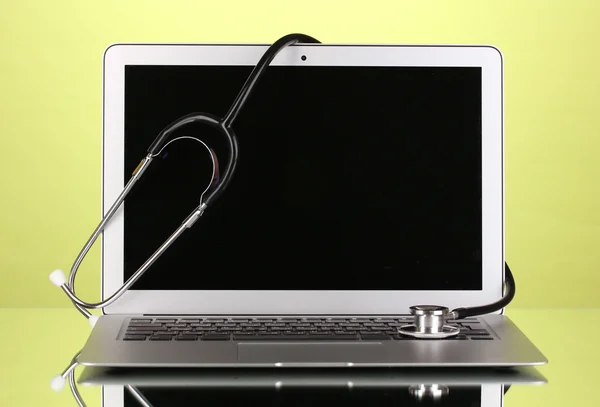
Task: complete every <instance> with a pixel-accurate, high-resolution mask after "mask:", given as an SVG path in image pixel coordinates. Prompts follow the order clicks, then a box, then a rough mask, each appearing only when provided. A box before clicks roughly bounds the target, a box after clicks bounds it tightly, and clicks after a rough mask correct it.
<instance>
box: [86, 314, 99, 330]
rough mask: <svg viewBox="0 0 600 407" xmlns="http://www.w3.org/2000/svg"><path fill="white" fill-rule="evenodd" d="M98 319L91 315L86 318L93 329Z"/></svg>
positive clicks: (96, 316)
mask: <svg viewBox="0 0 600 407" xmlns="http://www.w3.org/2000/svg"><path fill="white" fill-rule="evenodd" d="M99 319H100V317H99V316H98V315H92V316H90V317H89V318H88V322H89V323H90V325H91V326H92V328H93V327H95V326H96V322H98V320H99Z"/></svg>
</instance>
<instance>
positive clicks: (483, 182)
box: [79, 44, 546, 367]
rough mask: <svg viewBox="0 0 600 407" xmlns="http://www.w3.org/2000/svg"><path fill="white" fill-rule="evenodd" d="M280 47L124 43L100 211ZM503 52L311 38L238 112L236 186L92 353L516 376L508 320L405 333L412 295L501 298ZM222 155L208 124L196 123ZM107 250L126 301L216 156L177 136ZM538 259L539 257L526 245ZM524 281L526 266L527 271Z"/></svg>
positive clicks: (517, 335) (112, 82) (111, 323)
mask: <svg viewBox="0 0 600 407" xmlns="http://www.w3.org/2000/svg"><path fill="white" fill-rule="evenodd" d="M267 48H268V46H267V45H181V44H179V45H142V44H139V45H131V44H123V45H114V46H111V47H109V48H108V50H107V51H106V53H105V56H104V119H103V120H104V135H103V177H102V185H103V207H104V210H106V209H107V208H108V207H109V206H110V205H111V204H112V202H113V201H114V199H115V198H116V197H117V195H118V194H119V193H120V192H121V190H122V188H123V185H124V182H125V181H126V180H127V179H128V178H129V176H130V174H131V173H132V172H133V171H134V169H135V167H136V165H137V164H138V163H139V160H140V158H142V157H144V155H145V151H146V148H147V147H148V146H149V145H150V143H151V142H152V140H153V139H154V138H155V136H156V135H157V133H158V132H160V130H161V129H163V128H164V127H165V126H166V125H168V124H169V123H171V122H172V121H173V120H175V119H177V118H179V117H181V116H183V115H185V114H188V113H191V112H198V111H201V112H212V113H214V114H215V115H217V116H219V115H224V114H225V113H226V110H227V108H228V107H229V105H230V103H231V102H232V100H233V99H234V97H235V96H236V94H237V92H238V91H239V89H240V87H241V86H242V84H243V83H244V81H245V79H246V77H247V76H248V74H249V73H250V71H251V69H252V67H253V66H254V65H255V64H256V63H257V61H258V60H259V58H260V57H261V56H262V55H263V53H264V52H265V50H266V49H267ZM502 64H503V62H502V56H501V54H500V52H499V51H498V50H497V49H495V48H493V47H489V46H379V45H374V46H364V45H322V44H314V45H296V46H290V47H288V48H286V49H284V50H282V51H281V52H280V53H279V54H278V55H277V57H276V58H275V59H274V61H273V62H272V64H271V66H270V67H269V68H268V70H267V73H266V75H265V77H264V78H263V79H262V80H261V82H260V84H259V86H258V88H257V90H256V92H255V93H254V94H253V95H252V96H251V99H250V100H249V101H248V103H247V105H246V106H245V108H244V110H243V111H242V113H241V114H240V116H239V117H238V120H237V122H236V124H235V126H234V130H235V132H236V134H237V137H238V140H239V151H240V160H239V164H238V168H237V171H236V175H235V178H234V179H233V181H232V182H231V184H230V186H229V188H228V189H227V191H226V192H225V193H224V194H223V196H222V197H221V198H219V200H218V201H217V202H216V203H215V204H214V205H213V206H212V207H211V208H210V210H207V211H206V213H205V214H204V216H203V217H202V218H201V220H200V221H199V222H198V223H197V224H196V225H195V226H194V228H192V229H189V231H187V232H186V233H185V234H184V235H183V236H182V237H181V238H179V240H177V241H176V242H175V244H173V245H172V246H171V247H170V248H169V249H168V250H167V252H166V253H165V254H164V255H163V256H162V257H160V258H159V259H158V260H157V261H156V263H154V265H153V266H152V268H151V269H150V270H149V271H148V272H147V273H146V274H145V275H144V276H143V277H142V278H141V279H140V280H139V281H138V282H136V283H135V284H134V285H133V287H132V288H131V289H130V290H129V291H127V292H126V293H125V294H124V296H123V297H121V298H120V299H119V300H118V301H116V302H114V303H113V304H111V305H110V306H108V307H106V308H104V309H103V314H104V316H103V317H102V318H100V320H99V321H98V323H97V324H96V326H95V328H94V329H93V331H92V333H91V335H90V337H89V340H88V342H87V344H86V345H85V348H84V349H83V351H82V353H81V355H80V357H79V362H80V363H81V364H83V365H88V366H112V367H143V366H154V367H192V366H205V367H208V366H212V367H231V366H237V367H273V366H278V367H296V366H302V367H340V366H371V367H374V366H521V365H537V364H543V363H545V362H546V358H545V357H544V356H543V355H542V354H541V353H540V352H539V351H538V350H537V349H536V348H535V346H534V345H533V344H532V343H531V342H530V341H529V340H528V339H527V338H526V337H525V335H524V334H523V333H522V332H521V331H520V330H519V329H518V328H517V327H516V326H515V325H514V324H513V323H512V322H511V321H510V320H509V319H508V318H507V317H506V316H504V315H501V314H497V315H496V314H494V315H486V316H484V317H481V318H471V319H467V320H462V321H460V324H457V326H458V327H459V328H460V329H461V334H460V335H458V336H455V337H452V338H449V339H444V340H419V339H414V338H412V337H407V336H404V335H400V334H398V332H397V331H398V327H399V326H401V325H403V324H406V323H407V322H408V321H409V319H408V315H407V314H408V310H409V307H410V306H411V305H415V304H428V303H432V304H439V305H445V306H448V307H450V308H455V307H466V306H475V305H479V304H486V303H490V302H493V301H496V300H498V299H499V298H500V297H501V296H502V284H503V270H504V223H503V101H502V100H503V98H502ZM179 135H190V136H194V137H198V138H200V139H201V140H203V141H204V142H205V143H207V145H209V146H211V148H212V149H214V151H215V152H216V155H217V156H220V155H222V154H224V153H223V151H226V150H225V149H224V146H223V143H222V140H221V139H220V138H219V135H218V134H215V133H214V132H213V131H212V130H211V129H210V128H207V127H202V126H199V127H194V126H193V125H191V126H189V127H187V128H184V129H183V130H182V131H181V132H180V134H179ZM163 158H164V159H163V160H158V162H157V163H156V164H154V165H153V167H152V168H150V169H149V170H148V171H147V173H146V174H145V175H144V180H143V181H141V182H140V183H138V185H136V187H135V189H134V190H133V191H132V192H131V194H130V196H129V197H128V199H127V201H126V202H125V204H124V206H123V207H122V208H121V209H120V212H119V213H118V214H117V216H116V218H115V219H114V221H113V222H112V223H111V224H110V225H109V227H108V228H107V229H106V230H105V232H104V235H103V242H102V290H103V295H104V296H106V294H111V293H113V292H114V291H115V290H117V289H118V288H120V287H121V285H122V284H123V282H124V281H125V280H126V279H127V278H128V277H129V276H131V275H132V273H133V272H134V271H135V270H136V269H137V268H138V267H139V266H140V265H141V264H142V263H143V262H144V261H145V260H146V259H147V258H148V257H149V256H150V255H151V254H152V253H153V251H154V250H155V249H156V248H157V247H158V246H159V245H160V244H161V243H162V242H163V241H164V240H165V239H166V238H167V237H168V235H169V234H170V233H171V232H172V231H173V230H174V229H175V228H176V227H177V226H179V224H180V222H181V220H182V219H183V218H184V217H185V216H186V215H187V214H188V213H189V211H190V210H191V209H193V208H194V207H196V206H197V205H198V200H199V198H200V194H201V192H202V190H203V188H204V186H205V185H206V184H207V181H210V177H211V175H212V174H211V172H210V168H211V167H210V164H211V163H210V162H209V159H208V157H204V156H203V154H202V151H200V148H198V147H197V146H196V145H195V143H186V142H185V139H184V140H183V141H181V142H178V143H174V144H172V146H171V147H170V148H169V150H168V156H166V157H163ZM523 250H525V248H523ZM524 273H527V270H516V279H517V282H518V279H519V278H518V277H519V274H524Z"/></svg>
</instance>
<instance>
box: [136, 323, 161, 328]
mask: <svg viewBox="0 0 600 407" xmlns="http://www.w3.org/2000/svg"><path fill="white" fill-rule="evenodd" d="M162 327H163V326H162V325H161V324H147V323H143V324H129V328H162Z"/></svg>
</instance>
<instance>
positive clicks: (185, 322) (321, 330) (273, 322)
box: [120, 317, 494, 341]
mask: <svg viewBox="0 0 600 407" xmlns="http://www.w3.org/2000/svg"><path fill="white" fill-rule="evenodd" d="M411 322H412V319H411V318H410V317H405V318H402V317H401V318H359V317H356V318H334V317H331V318H293V317H292V318H288V317H281V318H192V317H189V318H168V317H162V318H150V317H148V318H131V319H129V320H127V321H125V326H126V328H125V329H123V330H122V334H121V335H120V339H121V340H124V341H230V340H233V341H266V340H276V341H286V340H293V341H299V340H334V341H340V340H342V341H360V340H363V341H368V340H376V341H381V340H398V341H405V340H431V339H417V338H413V337H411V336H405V335H402V334H400V333H398V328H399V327H401V326H402V325H408V324H410V323H411ZM449 325H453V326H456V327H458V328H460V333H459V334H458V335H456V336H453V337H450V338H446V339H442V340H476V341H477V340H493V339H494V337H493V336H492V335H491V334H490V333H489V332H488V330H487V329H486V328H485V326H484V325H483V324H482V323H481V322H480V321H478V320H476V319H470V318H469V319H462V320H459V321H457V322H452V321H450V322H449Z"/></svg>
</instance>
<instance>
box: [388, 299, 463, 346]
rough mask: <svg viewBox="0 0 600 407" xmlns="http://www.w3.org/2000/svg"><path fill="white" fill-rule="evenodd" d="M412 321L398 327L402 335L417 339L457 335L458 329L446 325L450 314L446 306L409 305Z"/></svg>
mask: <svg viewBox="0 0 600 407" xmlns="http://www.w3.org/2000/svg"><path fill="white" fill-rule="evenodd" d="M410 313H411V315H412V316H413V318H414V321H413V323H412V324H410V325H404V326H401V327H400V328H398V332H400V333H401V334H402V335H408V336H412V337H415V338H419V339H444V338H449V337H451V336H455V335H458V333H459V332H460V329H458V328H457V327H454V326H451V325H446V321H447V319H448V318H449V317H450V316H451V313H450V310H449V309H448V308H447V307H442V306H439V305H414V306H412V307H410Z"/></svg>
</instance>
